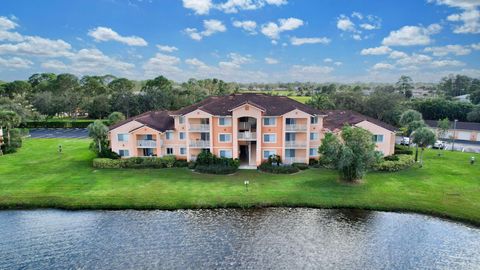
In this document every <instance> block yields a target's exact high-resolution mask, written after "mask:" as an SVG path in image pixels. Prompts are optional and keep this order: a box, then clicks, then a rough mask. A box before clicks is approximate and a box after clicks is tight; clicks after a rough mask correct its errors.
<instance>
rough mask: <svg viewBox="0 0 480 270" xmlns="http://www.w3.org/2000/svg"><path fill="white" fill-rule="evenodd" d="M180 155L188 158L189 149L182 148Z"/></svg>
mask: <svg viewBox="0 0 480 270" xmlns="http://www.w3.org/2000/svg"><path fill="white" fill-rule="evenodd" d="M182 150H184V151H182ZM182 152H183V153H182ZM180 155H181V156H186V155H187V148H186V147H180Z"/></svg>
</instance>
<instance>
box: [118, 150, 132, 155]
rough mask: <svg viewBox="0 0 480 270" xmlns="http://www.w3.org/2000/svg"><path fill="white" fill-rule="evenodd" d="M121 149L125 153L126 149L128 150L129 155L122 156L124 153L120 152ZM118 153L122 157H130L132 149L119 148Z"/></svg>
mask: <svg viewBox="0 0 480 270" xmlns="http://www.w3.org/2000/svg"><path fill="white" fill-rule="evenodd" d="M121 151H123V153H125V151H126V152H127V155H123V156H122V155H121V154H120V153H121ZM118 154H119V155H120V156H121V157H129V156H130V150H128V149H119V150H118Z"/></svg>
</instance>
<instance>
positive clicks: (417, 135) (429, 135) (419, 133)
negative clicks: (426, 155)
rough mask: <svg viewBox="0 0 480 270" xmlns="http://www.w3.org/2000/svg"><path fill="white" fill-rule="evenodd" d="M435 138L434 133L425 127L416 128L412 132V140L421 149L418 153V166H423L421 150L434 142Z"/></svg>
mask: <svg viewBox="0 0 480 270" xmlns="http://www.w3.org/2000/svg"><path fill="white" fill-rule="evenodd" d="M435 140H436V138H435V133H433V131H432V130H430V129H429V128H427V127H421V128H418V129H417V130H415V131H414V132H413V142H414V143H416V144H417V145H418V146H419V147H420V148H421V149H422V152H421V153H420V167H422V166H423V151H424V150H425V148H427V147H428V146H429V145H432V144H434V143H435Z"/></svg>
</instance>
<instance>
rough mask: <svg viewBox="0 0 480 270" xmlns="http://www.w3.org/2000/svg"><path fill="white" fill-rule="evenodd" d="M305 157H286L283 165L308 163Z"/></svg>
mask: <svg viewBox="0 0 480 270" xmlns="http://www.w3.org/2000/svg"><path fill="white" fill-rule="evenodd" d="M306 160H307V159H306V158H304V157H286V158H284V159H283V163H285V164H292V163H308V162H306Z"/></svg>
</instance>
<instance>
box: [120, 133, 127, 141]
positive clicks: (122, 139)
mask: <svg viewBox="0 0 480 270" xmlns="http://www.w3.org/2000/svg"><path fill="white" fill-rule="evenodd" d="M117 139H118V141H119V142H128V134H117Z"/></svg>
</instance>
